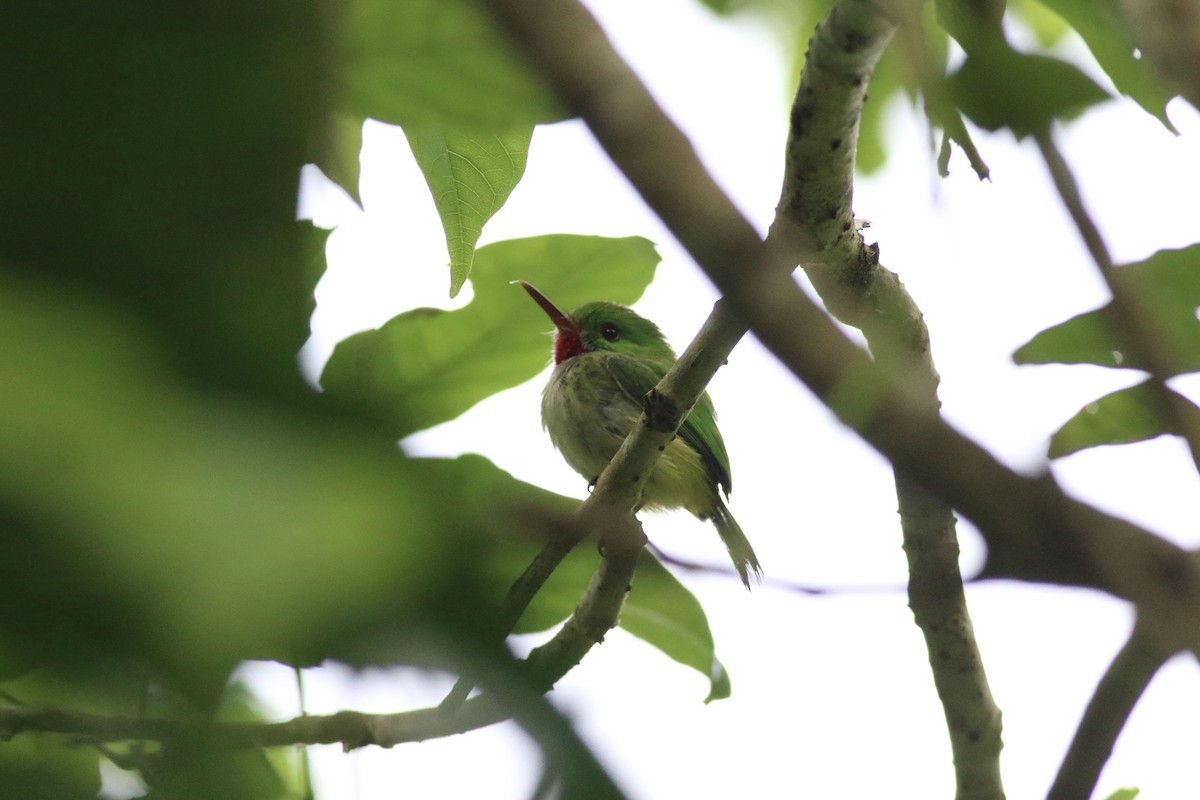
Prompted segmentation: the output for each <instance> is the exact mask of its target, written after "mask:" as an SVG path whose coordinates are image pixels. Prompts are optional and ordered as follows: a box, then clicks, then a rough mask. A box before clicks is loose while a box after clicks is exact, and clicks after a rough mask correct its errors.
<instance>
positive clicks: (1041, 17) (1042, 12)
mask: <svg viewBox="0 0 1200 800" xmlns="http://www.w3.org/2000/svg"><path fill="white" fill-rule="evenodd" d="M1008 8H1009V11H1011V12H1012V13H1013V14H1014V15H1015V16H1016V17H1018V18H1019V19H1020V20H1021V21H1022V22H1023V23H1025V25H1026V26H1027V27H1028V28H1029V30H1030V31H1032V32H1033V35H1034V36H1035V37H1037V40H1038V44H1040V45H1041V46H1042V47H1045V48H1051V47H1054V46H1055V45H1056V44H1058V43H1059V42H1061V41H1062V40H1063V37H1065V36H1066V35H1067V34H1068V33H1070V32H1071V26H1069V25H1067V23H1066V22H1065V21H1064V20H1063V18H1062V17H1061V16H1059V15H1058V14H1055V13H1054V12H1053V11H1050V10H1048V9H1047V7H1046V6H1045V5H1043V4H1042V3H1040V2H1038V1H1037V0H1010V2H1009V4H1008Z"/></svg>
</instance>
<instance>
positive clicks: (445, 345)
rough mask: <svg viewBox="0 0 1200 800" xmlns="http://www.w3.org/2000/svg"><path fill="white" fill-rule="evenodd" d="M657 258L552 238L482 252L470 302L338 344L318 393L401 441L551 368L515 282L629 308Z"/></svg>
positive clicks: (646, 246) (564, 298) (544, 324)
mask: <svg viewBox="0 0 1200 800" xmlns="http://www.w3.org/2000/svg"><path fill="white" fill-rule="evenodd" d="M658 260H659V259H658V254H657V252H655V250H654V245H653V244H651V243H650V242H649V241H647V240H645V239H642V238H640V237H630V238H625V239H608V238H603V237H598V236H572V235H551V236H537V237H533V238H529V239H513V240H509V241H504V242H496V243H495V244H491V245H488V246H486V247H482V248H480V249H479V250H478V251H476V253H475V266H474V268H473V270H472V272H471V278H470V280H471V285H472V286H473V287H474V289H475V296H474V298H473V299H472V301H471V302H470V304H468V305H467V306H466V307H465V308H461V309H458V310H456V311H440V310H436V309H428V308H424V309H417V310H415V311H408V312H405V313H403V314H400V315H399V316H397V317H394V318H393V319H391V320H390V321H388V322H387V323H386V324H385V325H384V326H383V327H382V328H378V329H375V330H370V331H364V332H362V333H358V334H355V335H354V336H351V337H350V338H348V339H346V340H344V341H342V342H340V343H339V344H338V345H337V347H336V348H335V349H334V351H333V355H332V356H331V357H330V359H329V362H328V363H327V364H326V365H325V370H324V372H323V373H322V374H321V386H322V387H323V388H324V389H325V391H326V393H327V394H328V395H329V396H330V397H331V398H334V399H338V400H341V401H343V402H351V403H354V404H356V405H358V406H361V407H363V408H365V409H367V410H368V411H369V412H370V413H373V414H374V415H375V416H376V418H377V419H378V421H379V422H380V423H381V424H382V425H384V427H385V428H386V429H387V431H388V433H389V434H390V435H392V436H395V437H396V438H401V437H404V436H407V435H409V434H411V433H415V432H416V431H419V430H423V429H425V428H429V427H431V426H433V425H437V424H439V423H442V422H446V421H448V420H451V419H454V418H455V417H457V416H458V415H459V414H461V413H463V412H464V411H466V410H467V409H468V408H470V407H471V406H473V405H475V404H476V403H478V402H479V401H480V400H483V399H484V398H486V397H489V396H491V395H493V394H495V393H496V392H499V391H501V390H503V389H507V388H510V387H512V386H516V385H517V384H519V383H523V382H524V381H527V380H529V379H531V378H533V377H534V376H535V375H537V374H538V372H540V371H541V370H542V369H543V368H544V367H545V366H546V363H547V360H548V358H549V353H550V342H549V340H548V339H547V337H546V336H545V335H544V333H545V332H546V330H547V328H548V327H549V322H548V320H547V319H546V315H545V314H544V313H543V312H542V310H541V309H540V308H538V307H537V305H536V304H534V303H533V302H532V301H530V299H529V296H528V295H526V294H525V292H523V291H521V290H520V288H519V287H516V286H512V285H510V284H511V282H512V281H514V280H518V279H521V280H527V281H529V282H530V283H534V284H536V285H537V286H538V287H539V288H540V289H542V291H544V292H545V293H546V294H547V295H548V296H549V297H550V298H551V299H552V300H554V301H555V302H556V303H558V304H560V305H561V306H562V307H563V308H570V309H574V308H576V307H577V306H579V305H582V304H583V303H585V302H587V301H589V300H597V299H606V300H613V301H615V302H618V303H624V304H630V303H633V302H634V301H635V300H637V298H638V297H640V296H641V294H642V292H643V291H644V290H645V288H646V286H647V285H649V283H650V280H651V278H653V276H654V270H655V267H656V266H657V264H658Z"/></svg>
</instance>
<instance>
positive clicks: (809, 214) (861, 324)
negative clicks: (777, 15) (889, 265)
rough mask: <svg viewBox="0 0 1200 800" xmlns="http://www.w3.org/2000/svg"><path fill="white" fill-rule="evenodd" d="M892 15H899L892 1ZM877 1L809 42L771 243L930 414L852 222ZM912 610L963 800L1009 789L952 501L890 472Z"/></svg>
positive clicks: (926, 350)
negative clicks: (786, 248) (782, 248)
mask: <svg viewBox="0 0 1200 800" xmlns="http://www.w3.org/2000/svg"><path fill="white" fill-rule="evenodd" d="M889 10H890V11H891V13H903V12H904V10H905V8H904V7H903V6H897V5H893V6H891V7H890V9H889ZM897 24H898V23H897V21H896V20H894V19H891V18H889V17H888V16H887V15H886V14H884V13H883V12H882V10H881V7H879V6H877V5H876V4H875V3H873V2H867V1H865V0H842V2H839V3H837V4H835V5H834V7H833V9H832V11H831V12H830V14H829V16H828V17H827V18H826V19H825V20H824V21H823V22H822V23H821V25H820V27H819V28H818V29H817V31H816V33H815V34H813V37H812V39H811V41H810V42H809V51H808V59H807V61H806V63H805V67H804V72H803V74H802V76H801V80H800V87H799V90H798V91H797V93H796V100H795V103H794V104H793V107H792V115H791V118H792V126H791V131H790V133H789V137H788V145H787V161H786V165H787V172H786V175H785V177H784V185H783V191H782V194H781V197H780V200H779V205H778V207H777V209H776V217H775V222H774V224H773V225H772V227H771V236H770V237H769V239H770V238H779V239H781V240H782V241H783V242H785V243H791V244H793V248H794V249H793V251H792V252H793V257H794V258H795V259H796V260H797V261H798V262H799V263H800V264H801V266H803V267H804V269H805V272H806V273H807V274H808V276H809V278H810V280H812V282H813V286H814V287H815V288H816V289H817V291H818V292H819V293H820V295H821V299H822V300H823V301H824V303H825V306H826V308H828V309H829V310H830V311H831V312H832V313H833V314H834V315H835V316H837V317H838V318H840V319H841V320H842V321H844V322H846V323H848V324H851V325H855V326H857V327H858V328H860V329H861V330H862V331H863V334H864V335H865V336H866V338H867V343H868V344H869V345H870V347H871V352H872V353H873V354H874V356H875V359H876V361H877V362H878V363H879V364H880V365H881V366H882V367H883V368H884V369H886V370H887V371H889V372H890V373H891V375H892V377H893V379H896V380H904V381H906V382H907V383H908V384H909V389H910V393H911V397H912V399H913V401H914V402H917V403H920V404H922V405H923V406H924V412H925V413H928V414H931V415H933V414H936V413H937V409H938V407H939V402H938V398H937V386H938V374H937V370H936V369H935V368H934V365H933V360H932V357H931V354H930V347H929V332H928V330H927V329H926V327H925V322H924V319H923V318H922V315H921V312H920V310H919V309H918V308H917V305H916V303H915V302H914V301H913V299H912V298H911V297H910V296H909V294H908V292H907V291H906V290H905V288H904V286H903V284H901V283H900V280H899V278H898V277H897V276H896V275H895V274H894V273H892V272H890V271H888V270H886V269H884V268H883V267H882V266H881V265H880V264H879V252H878V249H877V248H874V247H870V246H867V245H865V244H864V243H863V240H862V237H861V236H860V235H859V233H858V231H857V230H856V228H855V225H854V222H853V220H854V210H853V208H852V205H851V202H852V196H853V179H854V155H855V152H856V149H857V139H858V121H859V119H860V117H861V115H862V108H863V105H864V104H865V102H866V97H867V85H868V82H869V79H870V77H871V73H872V72H873V70H874V69H875V65H876V63H877V62H878V60H879V57H880V56H881V55H882V53H883V50H884V48H885V47H886V46H887V44H888V42H889V41H890V40H891V38H892V35H893V33H894V32H895V31H896V29H897ZM896 496H897V499H898V502H899V507H900V520H901V529H902V531H903V535H904V552H905V555H906V556H907V558H908V569H909V592H908V596H909V606H910V607H911V608H912V611H913V616H914V618H915V620H916V623H917V625H918V626H919V627H920V629H921V632H922V634H923V635H924V638H925V646H926V650H927V651H928V653H929V664H930V668H931V669H932V672H933V678H934V684H935V686H936V687H937V692H938V697H939V698H940V700H941V702H942V708H943V710H944V712H945V716H946V725H947V729H948V731H949V734H950V744H951V749H952V751H953V754H954V767H955V774H956V777H957V784H958V791H957V796H958V797H959V798H963V799H965V798H1000V797H1003V796H1004V788H1003V783H1002V781H1001V777H1000V749H1001V747H1002V742H1001V716H1000V710H999V709H998V708H997V707H996V704H995V702H994V701H993V699H992V693H991V689H990V687H989V685H988V680H987V675H986V673H985V671H984V667H983V659H982V657H981V656H980V653H979V648H978V646H977V645H976V642H975V635H974V631H973V629H972V625H971V617H970V614H969V612H968V610H967V603H966V596H965V594H964V591H963V585H962V575H961V574H960V572H959V567H958V554H959V548H958V536H957V533H956V530H955V520H954V514H953V512H952V510H951V508H950V506H949V505H947V504H946V503H945V502H944V501H942V500H941V499H939V498H938V497H937V496H936V495H934V494H932V493H930V492H929V491H928V490H927V489H926V488H925V487H924V486H922V485H921V484H920V483H918V482H917V481H915V480H912V479H911V478H910V477H909V476H908V475H907V474H906V473H905V472H904V471H903V470H901V469H899V468H898V469H897V470H896Z"/></svg>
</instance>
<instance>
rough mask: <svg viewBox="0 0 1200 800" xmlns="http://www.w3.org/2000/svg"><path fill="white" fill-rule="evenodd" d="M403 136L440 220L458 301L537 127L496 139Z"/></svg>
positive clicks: (424, 132) (427, 132)
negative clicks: (488, 224) (486, 227)
mask: <svg viewBox="0 0 1200 800" xmlns="http://www.w3.org/2000/svg"><path fill="white" fill-rule="evenodd" d="M404 135H405V136H407V137H408V144H409V147H411V148H412V152H413V156H415V157H416V159H417V164H418V166H420V168H421V172H422V173H423V174H424V175H425V182H426V183H427V184H429V191H430V193H431V194H432V195H433V202H434V205H436V206H437V210H438V216H439V217H441V219H442V228H443V230H445V232H446V247H447V249H448V250H449V251H450V296H451V297H454V296H455V295H457V294H458V292H459V290H460V289H461V288H462V286H463V284H464V283H465V282H466V280H467V276H468V275H470V274H471V264H472V262H473V260H474V258H475V243H476V242H478V241H479V235H480V234H481V233H482V232H483V226H484V223H486V222H487V221H488V220H489V219H491V217H492V215H493V214H495V213H496V212H497V211H499V210H500V207H501V206H503V205H504V202H505V201H506V200H507V199H508V196H509V194H510V193H511V192H512V190H513V189H514V188H516V185H517V182H518V181H520V180H521V176H522V175H523V174H524V173H525V159H526V157H527V156H528V154H529V140H530V139H531V138H532V136H533V128H532V127H529V128H525V129H523V130H521V131H515V132H513V133H508V134H504V135H500V136H493V135H489V134H479V135H472V134H462V133H452V132H449V131H439V130H434V129H429V128H417V127H409V128H406V129H405V131H404Z"/></svg>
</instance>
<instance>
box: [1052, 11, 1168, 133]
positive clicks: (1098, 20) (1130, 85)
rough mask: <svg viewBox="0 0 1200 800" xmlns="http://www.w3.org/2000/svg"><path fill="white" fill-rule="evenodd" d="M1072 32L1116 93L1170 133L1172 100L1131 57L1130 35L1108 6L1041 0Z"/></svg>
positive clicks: (1147, 69)
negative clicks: (1156, 119)
mask: <svg viewBox="0 0 1200 800" xmlns="http://www.w3.org/2000/svg"><path fill="white" fill-rule="evenodd" d="M1042 2H1043V3H1044V4H1045V6H1046V7H1047V8H1050V9H1052V10H1053V11H1055V12H1056V13H1058V14H1060V15H1061V16H1062V18H1063V19H1065V20H1066V21H1067V23H1068V24H1069V25H1070V26H1071V27H1072V28H1074V29H1075V32H1076V33H1078V34H1079V35H1080V36H1081V37H1082V38H1083V41H1084V43H1086V44H1087V46H1088V49H1089V50H1091V51H1092V55H1093V56H1094V57H1095V59H1096V62H1097V63H1098V64H1099V65H1100V68H1101V69H1103V70H1104V72H1105V74H1107V75H1108V77H1109V78H1110V79H1111V80H1112V82H1113V84H1114V85H1115V86H1116V87H1117V90H1118V91H1119V92H1121V93H1122V94H1126V95H1129V96H1130V97H1132V98H1133V99H1134V100H1135V101H1136V102H1137V103H1138V105H1140V106H1141V107H1142V108H1144V109H1146V111H1147V112H1149V113H1150V114H1152V115H1154V116H1155V117H1157V118H1158V119H1159V121H1161V122H1162V124H1163V125H1165V126H1166V128H1167V130H1169V131H1171V132H1172V133H1178V131H1176V130H1175V126H1174V125H1172V124H1171V121H1170V120H1169V119H1168V118H1167V102H1168V101H1169V100H1170V99H1171V98H1172V97H1174V96H1175V94H1174V92H1171V91H1169V90H1168V89H1167V88H1166V87H1165V86H1164V85H1163V84H1162V83H1161V82H1160V81H1159V80H1158V79H1157V77H1156V76H1155V74H1154V70H1153V69H1152V68H1151V67H1150V65H1149V64H1148V63H1147V62H1146V61H1145V60H1144V59H1140V58H1136V57H1135V56H1134V49H1135V48H1134V45H1133V39H1132V37H1131V36H1130V34H1131V31H1130V30H1129V27H1128V26H1127V25H1125V24H1124V23H1123V22H1122V21H1121V19H1120V17H1119V16H1118V14H1117V11H1116V9H1115V8H1114V7H1113V5H1112V4H1110V3H1096V2H1092V0H1042Z"/></svg>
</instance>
